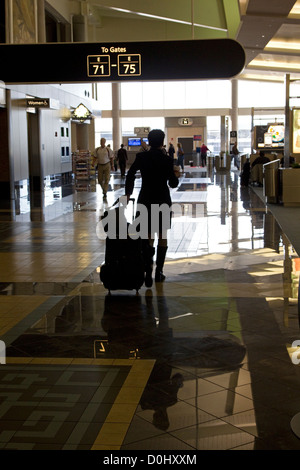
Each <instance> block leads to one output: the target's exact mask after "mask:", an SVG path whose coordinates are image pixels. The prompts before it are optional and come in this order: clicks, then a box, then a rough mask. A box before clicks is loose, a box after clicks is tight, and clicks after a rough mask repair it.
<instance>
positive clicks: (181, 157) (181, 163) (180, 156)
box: [177, 142, 184, 171]
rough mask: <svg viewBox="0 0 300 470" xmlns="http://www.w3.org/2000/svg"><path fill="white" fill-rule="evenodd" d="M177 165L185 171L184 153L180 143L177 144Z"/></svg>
mask: <svg viewBox="0 0 300 470" xmlns="http://www.w3.org/2000/svg"><path fill="white" fill-rule="evenodd" d="M177 163H178V165H179V166H180V168H181V169H182V171H184V151H183V148H182V144H181V143H180V142H178V144H177Z"/></svg>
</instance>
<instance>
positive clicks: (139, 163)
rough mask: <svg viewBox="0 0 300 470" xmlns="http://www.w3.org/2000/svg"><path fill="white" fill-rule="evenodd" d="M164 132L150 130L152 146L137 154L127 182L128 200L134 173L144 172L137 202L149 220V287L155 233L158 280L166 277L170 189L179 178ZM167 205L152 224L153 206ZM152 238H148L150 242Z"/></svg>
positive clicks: (146, 259) (146, 280)
mask: <svg viewBox="0 0 300 470" xmlns="http://www.w3.org/2000/svg"><path fill="white" fill-rule="evenodd" d="M164 138H165V133H164V132H163V131H162V130H160V129H153V130H152V131H150V132H149V135H148V139H149V145H150V150H149V151H148V152H139V153H138V154H137V155H136V158H135V160H134V162H133V163H132V165H131V167H130V168H129V170H128V172H127V176H126V182H125V194H126V196H127V200H129V199H130V196H131V194H132V192H133V189H134V182H135V175H136V173H137V172H138V171H140V172H141V177H142V187H141V189H140V192H139V196H138V199H137V203H138V204H141V205H143V206H144V207H145V208H146V209H147V214H148V220H147V228H148V240H147V243H146V244H145V246H147V248H146V252H147V253H146V255H145V273H146V276H145V285H146V287H151V286H152V282H153V280H152V269H153V256H154V253H155V249H154V246H153V245H154V237H155V236H157V239H158V242H157V248H156V270H155V282H162V281H164V279H165V276H164V274H163V266H164V262H165V257H166V253H167V249H168V246H167V243H168V240H167V232H168V230H169V229H170V228H171V206H172V201H171V196H170V189H169V187H171V188H176V187H177V186H178V183H179V179H178V177H177V176H176V174H175V172H174V165H173V160H172V158H171V157H170V156H169V155H167V154H166V153H164V151H163V143H164ZM162 205H164V206H165V205H167V206H169V208H170V211H169V213H168V214H167V216H165V217H163V216H164V215H165V214H162V213H161V214H160V217H159V221H158V224H157V225H155V226H154V227H153V223H154V221H153V220H152V218H151V208H153V207H154V206H158V207H160V206H162ZM148 241H149V242H148Z"/></svg>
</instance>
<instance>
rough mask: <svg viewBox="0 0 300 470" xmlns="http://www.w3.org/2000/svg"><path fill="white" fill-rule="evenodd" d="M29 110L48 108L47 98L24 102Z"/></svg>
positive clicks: (31, 99)
mask: <svg viewBox="0 0 300 470" xmlns="http://www.w3.org/2000/svg"><path fill="white" fill-rule="evenodd" d="M26 105H27V106H28V107H29V108H50V99H49V98H30V99H27V100H26Z"/></svg>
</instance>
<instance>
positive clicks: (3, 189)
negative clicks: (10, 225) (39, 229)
mask: <svg viewBox="0 0 300 470" xmlns="http://www.w3.org/2000/svg"><path fill="white" fill-rule="evenodd" d="M10 108H11V99H10V90H6V108H0V142H1V146H0V220H2V221H3V220H7V221H11V220H15V199H14V173H13V162H14V160H13V156H11V155H10V153H11V151H10V149H11V145H10V139H11V124H10V116H11V110H10Z"/></svg>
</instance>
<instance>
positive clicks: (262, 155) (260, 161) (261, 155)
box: [251, 150, 270, 169]
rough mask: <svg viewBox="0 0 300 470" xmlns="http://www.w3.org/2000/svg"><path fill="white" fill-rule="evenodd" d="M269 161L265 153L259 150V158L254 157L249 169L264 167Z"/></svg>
mask: <svg viewBox="0 0 300 470" xmlns="http://www.w3.org/2000/svg"><path fill="white" fill-rule="evenodd" d="M269 161H270V159H269V157H266V156H265V152H263V151H262V150H260V152H259V156H258V157H256V159H255V160H254V161H253V162H252V165H251V169H252V168H253V167H254V166H255V165H259V164H261V165H264V164H265V163H269Z"/></svg>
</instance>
